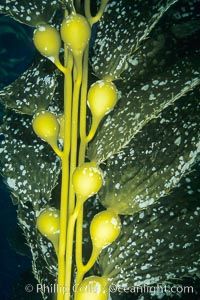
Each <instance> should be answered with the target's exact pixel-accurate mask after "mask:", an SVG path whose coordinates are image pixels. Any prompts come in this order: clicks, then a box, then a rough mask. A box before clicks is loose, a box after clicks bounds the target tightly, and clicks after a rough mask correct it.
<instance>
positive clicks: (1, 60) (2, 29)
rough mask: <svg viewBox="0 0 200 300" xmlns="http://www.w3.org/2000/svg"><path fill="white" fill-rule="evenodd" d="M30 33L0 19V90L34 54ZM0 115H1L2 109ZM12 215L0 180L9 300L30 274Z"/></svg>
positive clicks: (2, 289) (2, 258)
mask: <svg viewBox="0 0 200 300" xmlns="http://www.w3.org/2000/svg"><path fill="white" fill-rule="evenodd" d="M32 31H33V29H32V28H30V27H27V26H24V25H22V24H19V23H18V22H15V21H14V20H12V19H10V18H9V17H5V16H2V15H1V16H0V88H2V87H4V86H6V85H8V84H9V83H11V82H12V81H14V80H15V79H16V78H18V77H19V76H20V75H21V74H22V73H23V72H24V71H25V70H26V69H27V68H28V67H29V66H30V64H31V61H32V58H33V55H34V47H33V44H32ZM0 115H1V116H2V107H0ZM0 142H1V141H0ZM16 215H17V213H16V206H14V205H13V204H12V201H11V198H10V196H9V192H8V190H7V188H6V186H5V185H4V184H3V179H2V178H0V229H1V231H0V233H1V234H0V266H1V268H0V299H2V300H13V299H14V294H16V295H17V289H16V287H17V286H18V285H19V282H20V281H21V280H22V279H23V276H24V274H25V273H26V274H27V272H28V274H31V273H30V270H31V258H30V253H29V252H28V250H27V249H25V248H24V246H23V245H22V241H23V236H22V233H21V232H20V230H19V227H18V225H17V216H16ZM16 251H17V252H16ZM19 253H21V254H19ZM22 286H23V285H22ZM21 288H22V287H21ZM21 292H22V291H21ZM23 292H24V291H23ZM18 299H22V298H20V297H18Z"/></svg>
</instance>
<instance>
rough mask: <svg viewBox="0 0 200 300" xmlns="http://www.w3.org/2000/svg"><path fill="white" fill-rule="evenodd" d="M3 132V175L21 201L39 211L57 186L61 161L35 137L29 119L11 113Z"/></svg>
mask: <svg viewBox="0 0 200 300" xmlns="http://www.w3.org/2000/svg"><path fill="white" fill-rule="evenodd" d="M0 131H1V134H3V141H2V142H1V148H0V159H1V173H2V175H3V177H4V179H5V182H6V184H7V185H8V187H9V189H10V191H11V193H12V194H14V195H15V196H16V197H17V198H18V199H20V201H22V202H27V201H31V202H33V206H34V207H35V209H36V208H38V210H40V208H41V206H42V205H43V206H44V204H45V203H48V201H49V198H50V197H51V191H52V189H53V188H54V186H55V185H56V183H57V179H58V174H59V172H60V159H59V158H58V157H57V156H56V155H55V154H54V153H53V150H52V149H51V148H50V146H49V145H48V144H47V143H45V142H43V141H42V140H41V139H39V138H38V137H37V136H36V135H35V133H34V132H33V129H32V118H31V117H29V116H26V115H19V114H16V113H12V112H10V113H9V114H8V115H7V116H6V117H5V118H4V123H3V125H2V126H1V128H0ZM42 203H43V204H42Z"/></svg>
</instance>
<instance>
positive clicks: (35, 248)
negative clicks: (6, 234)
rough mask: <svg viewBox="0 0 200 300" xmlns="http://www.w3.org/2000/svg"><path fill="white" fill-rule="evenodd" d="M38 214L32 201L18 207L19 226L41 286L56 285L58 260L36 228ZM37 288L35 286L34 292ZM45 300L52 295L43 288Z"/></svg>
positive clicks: (48, 243) (41, 290)
mask: <svg viewBox="0 0 200 300" xmlns="http://www.w3.org/2000/svg"><path fill="white" fill-rule="evenodd" d="M37 216H38V213H37V212H36V211H35V208H34V207H33V203H31V201H29V202H26V203H23V202H20V203H19V205H18V211H17V217H18V221H19V226H20V227H21V228H22V230H23V233H24V235H25V238H26V241H27V244H28V246H29V247H30V249H31V253H32V270H33V273H34V276H35V278H36V279H37V281H38V283H39V284H40V285H41V286H43V287H44V286H51V285H53V284H55V280H56V276H57V259H56V254H55V251H54V249H53V245H52V244H51V243H50V242H49V241H48V240H47V239H45V238H44V237H41V236H40V234H39V233H38V230H37V227H36V218H37ZM36 288H37V287H36V286H34V290H35V289H36ZM39 292H41V293H42V296H43V299H49V295H50V294H51V295H52V293H53V292H52V293H51V292H49V293H48V291H47V290H46V289H45V288H43V289H42V288H41V289H40V291H39Z"/></svg>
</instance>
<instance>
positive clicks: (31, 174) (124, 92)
mask: <svg viewBox="0 0 200 300" xmlns="http://www.w3.org/2000/svg"><path fill="white" fill-rule="evenodd" d="M197 2H198V1H196V0H193V1H190V2H188V1H185V0H182V1H178V0H170V1H164V0H163V1H153V2H151V4H150V2H149V1H125V0H119V1H116V0H110V1H107V0H102V1H97V3H96V9H95V10H94V12H93V11H92V12H91V4H93V3H90V1H89V0H85V1H79V0H76V1H72V0H68V1H67V0H65V1H64V0H62V1H50V0H43V1H37V0H36V1H32V2H27V3H24V4H23V6H22V5H21V2H20V1H19V2H18V1H15V3H14V4H13V1H6V4H5V3H3V2H2V1H1V2H0V11H1V12H2V13H5V14H8V12H9V14H10V15H11V17H13V18H14V19H16V20H17V21H19V22H22V23H25V24H27V25H29V26H32V27H34V28H35V31H34V34H33V43H34V45H35V47H36V49H37V50H38V53H37V57H36V59H35V61H34V63H33V65H32V66H31V67H30V68H29V69H28V70H27V71H26V72H25V73H24V74H22V76H21V77H20V78H18V79H17V80H16V81H15V82H13V83H12V84H10V85H9V86H7V87H5V88H4V89H3V90H2V91H1V92H0V95H1V99H0V100H1V102H2V103H3V105H4V106H5V117H4V122H3V124H2V126H1V133H2V134H3V135H4V140H3V142H2V146H1V153H0V154H1V164H2V168H1V172H2V174H3V176H4V178H5V182H6V183H7V185H8V187H9V189H10V192H11V194H12V197H13V200H14V201H15V202H16V203H17V205H18V220H19V225H20V226H21V228H22V229H23V232H24V235H25V237H26V240H27V243H28V245H29V246H30V248H31V251H32V256H33V272H34V275H35V277H36V279H37V280H38V282H39V283H40V284H42V285H44V286H49V285H50V284H53V285H56V287H57V288H56V294H57V295H56V299H57V300H69V299H76V300H83V299H96V300H106V299H108V297H109V294H110V292H112V289H111V287H113V286H115V287H116V289H117V291H118V292H120V291H121V292H122V291H123V290H124V291H125V290H126V291H127V290H128V289H129V290H130V292H131V291H133V288H134V287H137V286H141V287H142V286H144V285H147V286H154V285H156V284H159V285H160V286H165V285H166V284H169V285H175V284H177V282H178V283H179V284H184V278H187V277H189V278H198V277H199V267H198V265H199V228H198V226H197V224H199V210H200V208H199V204H198V195H199V194H198V193H199V165H198V155H199V152H200V139H199V136H200V132H199V130H200V129H199V126H198V124H199V119H200V102H199V83H200V76H199V64H200V61H199V51H200V50H199V48H198V43H197V39H198V38H197V35H198V33H199V29H200V24H199V19H198V17H199V15H198V14H199V13H198V11H197V5H196V3H197ZM185 12H187V14H185ZM186 15H187V18H186ZM177 16H179V17H178V18H177ZM185 18H186V19H185ZM94 24H95V26H96V27H95V31H97V32H96V36H95V40H94V43H93V44H92V45H91V47H90V46H89V45H90V44H89V42H90V39H91V36H92V37H93V32H95V31H94ZM194 24H195V26H193V25H194ZM163 70H164V71H163ZM87 249H90V250H87ZM87 252H88V253H87ZM42 295H43V298H44V299H49V297H50V298H51V297H54V296H55V295H49V294H48V293H47V292H46V291H45V289H44V290H43V292H42ZM170 295H171V296H173V293H171V294H170ZM110 296H111V297H112V293H111V295H110ZM152 296H153V295H152ZM158 296H159V297H160V295H158ZM116 297H118V298H119V299H120V293H118V296H116ZM138 297H140V296H138ZM141 297H142V296H141ZM150 297H151V296H150Z"/></svg>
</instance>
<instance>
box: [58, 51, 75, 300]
mask: <svg viewBox="0 0 200 300" xmlns="http://www.w3.org/2000/svg"><path fill="white" fill-rule="evenodd" d="M65 53H66V52H65ZM65 63H66V58H65ZM72 65H73V58H72V56H71V55H68V65H67V72H66V73H65V78H64V149H63V153H62V185H61V203H60V238H59V249H58V295H57V300H63V299H64V294H63V290H64V283H65V248H66V231H67V209H68V196H69V152H70V143H71V105H72V75H71V73H72Z"/></svg>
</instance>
